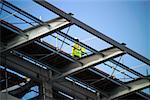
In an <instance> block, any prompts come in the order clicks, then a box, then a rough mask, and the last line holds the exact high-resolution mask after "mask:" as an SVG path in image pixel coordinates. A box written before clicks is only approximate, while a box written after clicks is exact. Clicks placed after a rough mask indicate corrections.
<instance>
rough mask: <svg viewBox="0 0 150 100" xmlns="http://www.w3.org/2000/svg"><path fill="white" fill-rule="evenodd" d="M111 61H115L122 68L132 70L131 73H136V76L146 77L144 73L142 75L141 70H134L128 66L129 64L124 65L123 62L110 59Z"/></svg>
mask: <svg viewBox="0 0 150 100" xmlns="http://www.w3.org/2000/svg"><path fill="white" fill-rule="evenodd" d="M110 62H112V63H114V64H115V65H118V66H120V67H121V68H123V69H125V70H127V71H129V72H131V73H133V74H134V75H136V76H138V77H144V75H142V74H141V73H139V72H137V71H135V70H133V69H131V68H129V67H127V66H126V65H124V64H121V63H119V62H117V61H116V60H110Z"/></svg>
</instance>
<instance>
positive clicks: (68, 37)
mask: <svg viewBox="0 0 150 100" xmlns="http://www.w3.org/2000/svg"><path fill="white" fill-rule="evenodd" d="M57 33H58V34H59V35H61V36H63V37H65V38H67V39H68V40H70V41H72V42H77V41H76V40H75V39H74V38H73V37H71V36H69V35H68V34H65V33H64V32H62V31H59V32H57ZM80 45H81V46H82V47H84V48H86V49H87V50H89V51H91V52H93V53H97V52H98V51H97V50H95V49H94V48H92V47H90V46H88V45H86V44H84V43H82V42H80ZM109 61H110V62H112V63H114V64H115V65H117V66H120V67H121V68H123V69H125V70H127V71H129V72H131V73H132V74H135V75H136V76H139V77H144V75H142V74H141V73H139V72H137V71H135V70H133V69H131V68H129V67H127V66H126V65H123V64H121V63H119V62H117V61H116V60H113V59H110V60H109Z"/></svg>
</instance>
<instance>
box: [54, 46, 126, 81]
mask: <svg viewBox="0 0 150 100" xmlns="http://www.w3.org/2000/svg"><path fill="white" fill-rule="evenodd" d="M100 52H101V53H103V54H104V55H105V56H104V57H103V56H102V55H100V54H91V55H89V56H87V57H85V58H82V59H79V62H81V63H82V64H83V65H81V64H78V63H71V64H69V65H66V67H64V68H65V69H62V70H60V72H61V73H63V74H62V75H55V76H53V81H55V80H58V79H60V78H63V77H65V76H68V75H72V74H75V73H78V72H80V71H83V70H85V69H87V68H89V67H91V66H94V65H97V64H100V63H102V62H104V61H106V60H109V59H111V58H113V57H117V56H119V55H121V54H124V52H123V51H121V50H120V49H118V48H115V47H111V48H108V49H105V50H102V51H100Z"/></svg>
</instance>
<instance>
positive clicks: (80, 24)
mask: <svg viewBox="0 0 150 100" xmlns="http://www.w3.org/2000/svg"><path fill="white" fill-rule="evenodd" d="M33 1H35V2H36V3H38V4H40V5H41V6H43V7H45V8H47V9H48V10H50V11H52V12H54V13H55V14H57V15H59V16H61V17H63V18H65V19H67V20H68V21H70V22H72V23H73V24H75V25H77V26H78V27H80V28H82V29H84V30H86V31H87V32H89V33H91V34H93V35H95V36H96V37H98V38H100V39H102V40H104V41H105V42H107V43H109V44H112V45H113V46H115V47H117V48H119V49H121V50H123V51H126V52H127V53H128V54H130V55H131V56H133V57H135V58H137V59H138V60H140V61H142V62H144V63H146V64H148V65H150V60H149V59H147V58H145V57H144V56H142V55H140V54H138V53H137V52H135V51H133V50H131V49H130V48H128V47H126V46H124V45H121V44H120V43H119V42H117V41H115V40H113V39H111V38H110V37H108V36H106V35H104V34H103V33H101V32H99V31H97V30H95V29H94V28H92V27H90V26H88V25H86V24H85V23H83V22H81V21H79V20H78V19H76V18H74V17H72V16H71V15H68V14H67V13H65V12H64V11H62V10H60V9H59V8H57V7H55V6H53V5H52V4H50V3H48V2H46V1H45V0H33Z"/></svg>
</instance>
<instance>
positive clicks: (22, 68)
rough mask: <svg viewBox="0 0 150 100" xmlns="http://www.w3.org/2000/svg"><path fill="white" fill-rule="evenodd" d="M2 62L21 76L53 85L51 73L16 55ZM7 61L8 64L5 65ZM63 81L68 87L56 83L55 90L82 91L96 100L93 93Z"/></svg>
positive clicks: (2, 59) (0, 63)
mask: <svg viewBox="0 0 150 100" xmlns="http://www.w3.org/2000/svg"><path fill="white" fill-rule="evenodd" d="M0 61H1V62H0V65H4V64H7V67H8V68H9V69H12V70H14V71H16V72H18V73H21V74H23V75H25V76H27V77H30V78H32V79H34V80H36V81H39V82H41V81H43V80H46V81H47V82H49V83H50V84H51V82H50V77H49V76H50V73H49V71H48V70H45V69H43V68H40V67H38V66H37V65H34V64H32V63H30V62H28V61H26V60H24V59H22V58H20V57H17V56H15V55H9V56H7V57H6V59H5V58H3V57H2V56H0ZM5 61H6V63H5ZM61 81H63V82H65V84H64V83H61V82H59V83H61V84H64V86H66V87H62V86H59V85H61V84H57V85H55V83H54V84H53V86H54V88H56V87H61V88H60V89H62V90H63V89H66V90H65V91H67V90H68V88H69V87H70V88H71V90H72V91H80V93H81V94H84V95H86V96H87V97H88V96H89V97H90V98H95V97H91V96H94V95H95V94H94V93H92V92H90V91H88V90H85V89H83V88H82V87H80V86H77V85H75V86H74V85H73V84H72V83H69V82H67V80H65V79H63V80H61ZM68 86H69V87H68ZM85 91H86V92H85ZM72 93H73V92H72Z"/></svg>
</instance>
